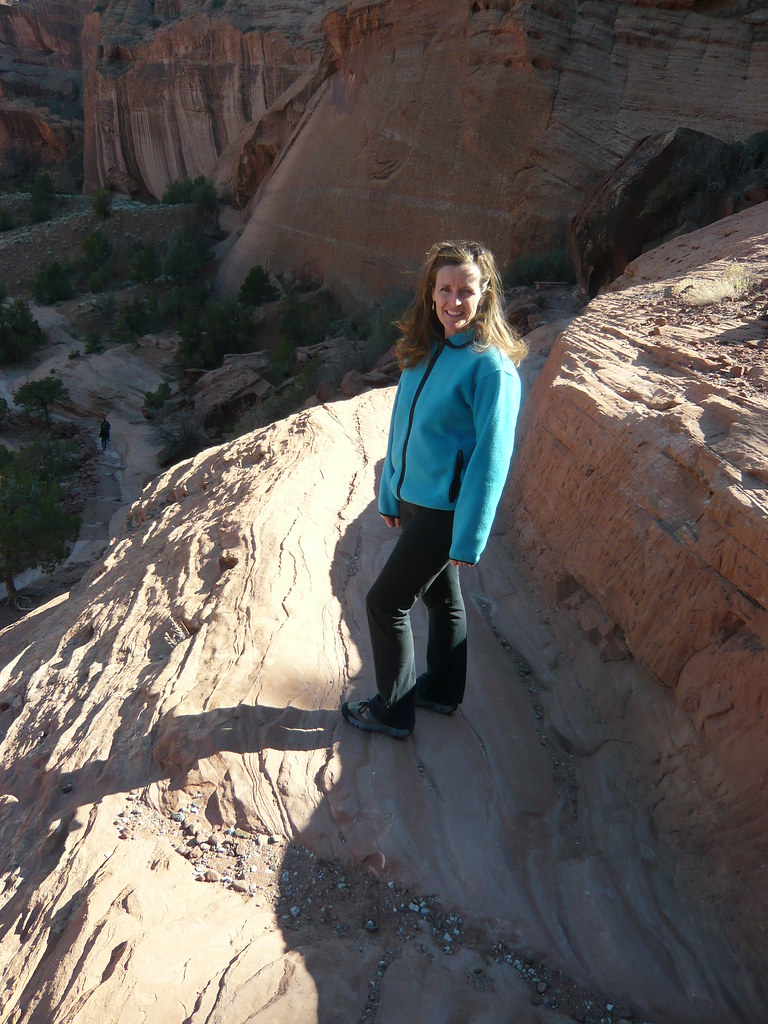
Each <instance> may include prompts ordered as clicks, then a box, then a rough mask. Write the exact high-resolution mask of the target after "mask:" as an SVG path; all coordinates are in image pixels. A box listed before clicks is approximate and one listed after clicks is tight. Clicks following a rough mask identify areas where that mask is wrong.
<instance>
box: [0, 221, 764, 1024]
mask: <svg viewBox="0 0 768 1024" xmlns="http://www.w3.org/2000/svg"><path fill="white" fill-rule="evenodd" d="M718 232H719V234H718ZM767 238H768V224H766V223H765V221H764V219H760V215H758V214H757V213H753V214H751V215H741V216H740V217H739V218H735V219H733V220H731V221H727V222H723V223H722V224H719V225H715V226H713V227H712V228H710V229H707V230H706V231H703V232H700V233H699V234H697V235H695V236H692V238H691V239H689V240H688V242H687V244H688V247H687V248H686V242H683V241H678V242H675V243H672V244H670V245H669V246H667V247H665V248H664V249H663V250H661V251H660V253H659V254H652V255H649V256H648V257H645V258H644V259H645V262H644V261H638V262H637V263H636V264H634V265H633V266H632V267H630V268H629V270H628V274H627V276H626V277H625V278H624V279H623V280H622V282H621V283H620V284H617V286H616V289H615V290H614V291H613V292H611V293H608V294H606V295H604V296H601V297H600V299H598V300H596V301H595V302H593V303H592V304H591V305H590V306H589V307H587V310H586V311H585V312H584V314H583V315H582V316H581V317H579V318H578V319H577V320H575V321H574V322H573V323H572V324H571V326H570V327H568V328H567V330H566V332H565V334H564V335H561V336H560V338H559V340H558V341H557V342H555V345H554V348H553V349H552V352H551V354H550V356H549V358H548V360H547V362H546V363H545V364H544V368H543V370H542V371H541V375H540V377H539V380H538V382H537V383H536V384H535V385H534V387H533V390H532V392H531V394H530V396H529V397H528V400H527V406H526V408H527V414H526V418H525V421H524V423H523V424H522V430H521V435H520V443H519V449H520V450H519V455H518V465H517V470H516V472H515V474H514V475H513V477H512V478H511V484H510V488H509V490H508V497H509V501H508V504H507V505H506V507H505V508H504V509H503V510H502V513H501V515H500V517H499V520H498V522H497V525H496V530H495V534H494V536H493V538H492V540H491V544H490V546H489V549H488V551H487V553H486V555H485V556H484V558H483V560H482V561H481V563H480V565H479V567H478V568H477V569H476V570H475V571H473V572H468V573H467V574H466V576H465V586H466V592H467V597H468V605H469V614H470V626H471V631H472V641H471V648H470V650H471V669H470V671H471V681H470V686H469V689H468V694H467V700H466V702H465V704H464V705H463V706H462V709H461V711H460V713H459V714H458V715H457V716H455V717H454V718H451V719H443V718H441V717H440V716H434V715H433V716H430V715H429V713H427V712H424V713H423V714H422V713H420V717H419V720H418V723H417V729H416V732H415V734H414V737H413V739H411V740H408V741H407V742H405V743H396V742H391V741H389V740H387V739H386V738H383V737H370V736H368V735H365V734H363V733H359V732H356V731H355V730H352V729H349V728H348V727H346V726H345V725H344V724H343V723H342V722H341V721H340V718H339V715H338V710H337V709H338V704H339V701H340V700H341V699H342V698H343V697H345V696H349V695H355V696H365V695H368V694H369V693H370V692H371V690H372V688H373V678H372V672H371V667H370V658H369V655H368V651H367V639H366V630H365V627H364V619H365V611H364V595H365V592H366V590H367V587H368V585H369V583H370V581H371V580H372V579H373V577H374V575H375V573H376V571H377V569H378V567H379V566H380V564H381V562H382V559H383V558H384V557H385V556H386V553H387V550H388V547H389V546H390V545H391V544H392V543H393V538H392V536H391V534H390V532H389V531H387V530H386V529H385V528H384V527H383V525H382V524H381V521H380V519H379V516H378V515H377V513H376V510H375V506H374V504H373V495H374V490H375V479H376V473H377V468H378V464H379V462H380V459H381V457H382V453H383V451H384V445H385V439H386V430H387V423H388V416H389V409H390V406H391V400H392V391H391V389H386V390H381V391H375V392H371V393H368V394H366V395H363V396H361V397H358V398H354V399H351V400H349V401H343V402H338V403H336V404H333V405H328V406H319V407H317V408H314V409H312V410H309V411H307V412H302V413H300V414H298V415H295V416H293V417H290V418H288V419H287V420H284V421H281V422H280V423H277V424H275V425H273V426H272V427H269V428H267V429H265V430H262V431H258V432H256V433H254V434H253V435H249V436H247V437H245V438H241V439H240V440H238V441H236V442H233V443H231V444H228V445H225V446H223V447H220V448H214V449H210V450H208V451H206V452H203V453H201V454H200V455H199V456H198V457H197V458H195V459H194V460H193V461H191V462H189V463H185V464H182V465H180V466H177V467H174V468H173V469H172V470H170V471H168V472H166V473H164V474H163V475H162V476H160V477H159V478H158V479H157V480H156V481H154V482H153V483H152V484H151V485H150V486H149V487H148V488H147V489H146V490H145V491H144V494H143V495H142V497H141V499H140V500H139V501H137V502H136V503H135V504H134V506H133V507H132V509H131V511H130V514H129V516H128V520H127V522H126V524H125V527H124V528H123V529H122V530H121V531H120V533H119V535H118V536H117V538H116V540H115V542H114V543H113V545H112V546H111V548H110V549H109V551H108V552H107V553H106V556H105V557H104V558H103V559H102V560H101V561H100V562H99V564H98V565H96V566H95V567H94V569H93V570H92V571H91V572H90V574H89V575H88V576H87V577H86V579H85V580H84V581H83V584H82V585H81V586H80V587H78V588H77V589H76V590H75V591H73V592H72V593H71V594H70V595H69V596H68V597H65V598H63V599H61V600H60V601H58V602H54V603H52V604H50V605H48V606H46V607H43V608H40V609H39V610H38V611H37V612H36V613H33V614H32V615H30V616H29V617H28V618H27V619H25V620H24V621H22V622H20V623H19V624H17V625H15V626H13V627H11V628H9V629H6V630H4V631H3V632H2V633H0V665H1V666H2V667H1V668H0V721H1V722H2V736H3V739H2V747H0V759H1V760H0V770H1V771H2V776H0V778H1V780H2V789H1V792H2V797H0V842H2V845H3V849H4V851H5V858H6V860H5V868H4V876H3V885H2V893H1V894H0V923H1V924H2V927H1V928H0V934H1V935H2V938H0V968H1V969H2V973H3V978H4V988H3V991H2V995H0V1012H1V1013H2V1017H3V1020H7V1021H8V1022H9V1024H10V1022H13V1024H17V1022H18V1024H20V1022H22V1021H25V1022H26V1021H30V1022H31V1021H42V1020H45V1021H47V1022H58V1021H62V1022H63V1021H65V1020H71V1019H73V1017H76V1018H77V1020H78V1021H84V1022H87V1021H88V1020H91V1019H99V1020H104V1019H109V1020H115V1021H122V1020H125V1021H128V1020H134V1019H136V1017H138V1016H141V1017H142V1018H143V1019H145V1020H146V1021H149V1022H153V1021H157V1022H158V1024H160V1022H166V1021H168V1020H170V1019H175V1018H176V1017H178V1016H183V1018H184V1019H185V1020H188V1021H189V1022H190V1024H197V1022H198V1021H200V1022H202V1021H203V1020H206V1021H222V1022H223V1021H225V1020H226V1021H228V1022H230V1024H232V1022H237V1021H245V1020H254V1021H258V1020H263V1021H265V1022H266V1021H269V1022H270V1024H274V1022H277V1024H279V1022H281V1021H293V1022H297V1021H298V1022H307V1024H314V1022H316V1021H322V1022H326V1021H340V1022H341V1021H344V1022H346V1021H349V1020H356V1019H358V1018H359V1017H361V1016H362V1015H367V1016H371V1015H374V1014H375V1015H376V1019H377V1020H381V1021H385V1022H394V1021H396V1020H402V1019H403V1012H404V1011H403V999H404V998H407V1000H408V1006H409V1007H410V1006H412V1007H413V1008H414V1015H415V1016H414V1017H413V1019H418V1020H424V1021H435V1024H437V1022H440V1024H444V1022H446V1021H449V1022H455V1024H460V1022H461V1024H464V1022H466V1021H469V1020H480V1019H483V1020H493V1021H498V1022H499V1024H501V1022H506V1021H508V1020H509V1019H510V1017H517V1018H518V1019H524V1020H530V1021H535V1022H538V1024H555V1022H558V1021H560V1022H562V1021H564V1020H573V1019H578V1017H579V1016H581V1017H582V1018H583V1017H585V1016H588V1015H590V1014H591V1015H593V1016H596V1017H599V1016H605V1015H606V1014H607V1013H608V1012H609V1011H607V1009H606V1006H607V1004H608V1003H610V1004H611V1006H612V1007H613V1008H614V1010H616V1011H617V1014H618V1013H619V1012H620V1013H621V1015H623V1016H624V1018H625V1019H627V1020H634V1021H646V1020H648V1021H653V1022H654V1024H715V1022H717V1024H721V1022H722V1021H723V1020H729V1021H734V1022H736V1021H739V1022H740V1021H744V1022H745V1024H746V1022H750V1024H752V1022H754V1021H755V1020H761V1019H763V1018H764V1017H765V1014H766V1008H767V1007H768V996H767V993H766V988H765V972H764V965H765V962H766V960H765V953H766V945H765V939H764V936H763V934H762V921H763V920H764V913H765V909H766V895H767V893H766V886H765V881H764V879H763V877H762V872H761V870H760V866H759V865H760V863H762V862H764V859H765V850H764V842H765V828H764V819H763V816H762V815H763V810H762V804H761V802H760V798H761V793H760V779H761V778H762V776H763V774H764V768H763V767H762V765H763V760H762V759H763V757H764V750H765V743H764V735H765V732H764V726H763V722H762V719H761V718H760V715H761V706H760V687H761V685H762V681H763V680H764V678H765V672H764V669H765V637H764V634H763V633H762V632H761V630H763V626H762V622H763V617H764V615H765V586H766V578H767V574H766V571H765V557H764V552H763V547H761V545H764V543H765V536H766V508H765V503H764V487H763V485H762V483H761V480H760V476H759V474H760V472H762V470H761V468H760V467H761V465H763V461H762V460H764V459H765V452H766V450H767V449H766V447H765V444H764V435H765V418H764V417H763V419H762V421H761V419H760V415H761V413H760V409H761V408H762V405H761V403H764V401H765V396H764V391H762V390H761V387H763V385H762V384H761V383H760V381H761V380H762V378H761V377H758V376H757V375H756V374H753V373H752V371H753V370H758V371H760V372H762V368H763V361H764V358H765V350H764V346H763V344H762V335H760V333H759V332H760V331H761V330H762V329H763V328H762V327H761V324H762V323H763V320H762V316H763V307H762V306H761V305H760V302H761V301H763V300H762V299H761V294H762V293H759V292H755V291H754V290H752V291H748V292H746V293H744V295H743V296H742V298H741V299H740V300H738V301H739V302H740V303H741V304H740V305H727V304H723V305H721V306H718V307H717V308H716V309H715V308H713V307H711V306H703V307H690V306H689V305H687V304H686V300H685V297H684V296H685V294H687V293H686V292H684V291H683V289H684V288H687V287H688V285H687V284H686V283H685V282H686V280H687V279H688V278H691V279H693V278H694V277H703V278H706V279H710V280H713V281H716V280H718V279H719V278H720V277H721V276H722V272H723V271H722V263H721V262H719V261H722V260H723V259H725V260H729V261H731V262H736V263H738V264H740V265H741V264H744V265H745V266H749V267H751V269H752V271H753V272H754V273H755V274H756V275H758V276H759V275H760V274H762V273H763V272H764V267H765V261H766V246H767V245H768V242H766V239H767ZM656 276H658V280H657V279H656ZM677 285H680V286H681V290H680V292H679V293H677V292H675V290H674V289H675V287H676V286H677ZM692 285H693V281H692V282H691V286H692ZM734 301H735V300H734ZM749 303H753V304H755V308H754V309H753V311H752V313H751V314H750V315H748V316H747V317H746V321H745V319H744V315H743V314H745V312H746V311H747V310H748V304H749ZM662 304H663V306H664V308H663V310H662V309H661V305H662ZM683 314H684V316H683ZM662 318H664V319H665V323H663V324H662V323H660V322H659V321H660V320H661V319H662ZM655 330H658V332H659V333H658V334H656V333H654V331H655ZM665 333H666V335H667V337H666V338H665ZM724 335H725V336H726V340H727V347H726V346H724V345H720V344H719V342H720V341H722V340H723V337H724ZM750 342H757V344H750ZM551 343H552V342H551V332H550V334H549V335H546V334H545V330H544V329H543V328H542V329H541V337H540V340H539V341H538V342H537V345H536V349H537V352H538V351H540V352H541V353H542V356H543V352H544V351H546V349H547V347H548V346H549V345H550V344H551ZM747 355H749V357H750V358H749V366H748V367H747ZM726 356H727V358H726ZM540 363H541V357H539V358H534V359H533V360H532V364H531V365H532V367H533V371H532V376H533V375H535V374H534V371H535V369H536V366H537V364H538V365H540ZM736 366H743V367H744V374H743V375H741V376H736V375H730V372H731V371H732V370H733V369H734V367H736ZM724 368H726V369H727V373H728V375H726V374H725V373H724V372H723V370H724ZM750 374H752V375H751V376H750ZM742 391H743V393H742ZM726 419H727V420H728V422H727V423H726ZM761 423H762V426H761ZM726 426H728V429H726ZM756 474H758V475H756ZM523 555H525V556H526V557H527V558H528V559H529V560H530V562H531V567H530V568H529V569H525V570H524V569H523V563H522V556H523ZM547 580H549V581H551V582H550V585H549V591H550V593H548V591H547V588H545V587H543V584H544V583H546V582H547ZM537 581H538V583H539V584H540V585H542V592H541V593H540V594H537V593H536V591H535V590H532V589H531V587H532V584H533V583H535V582H537ZM558 582H559V583H560V593H561V594H562V595H565V596H563V601H564V602H565V603H566V604H567V606H568V609H569V610H563V609H562V608H560V607H558V605H557V593H556V590H557V583H558ZM580 594H581V598H580V599H579V600H577V598H579V595H580ZM590 602H591V604H590ZM573 609H576V611H577V613H578V614H577V618H578V622H576V623H574V622H573V620H572V615H574V611H573ZM606 623H607V624H608V625H617V626H618V627H619V628H620V629H621V631H622V634H623V636H624V640H625V644H626V648H627V650H628V651H629V652H631V654H632V655H634V659H633V658H629V657H625V658H624V660H620V661H616V660H601V658H600V656H599V652H598V649H597V648H598V647H600V645H601V644H602V642H603V641H605V640H606V639H607V634H608V632H609V630H608V629H607V626H606ZM416 631H417V636H418V639H419V641H420V643H421V644H422V649H423V642H424V632H425V623H424V621H423V619H422V618H421V617H420V616H419V615H417V616H416ZM584 635H586V636H587V639H586V640H585V639H584ZM737 869H738V870H740V871H741V875H739V874H737ZM340 964H343V970H340V969H339V965H340ZM540 986H543V987H542V988H541V989H540ZM366 1011H370V1013H368V1014H366ZM611 1012H612V1011H611Z"/></svg>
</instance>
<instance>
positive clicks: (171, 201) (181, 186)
mask: <svg viewBox="0 0 768 1024" xmlns="http://www.w3.org/2000/svg"><path fill="white" fill-rule="evenodd" d="M161 202H162V203H165V205H166V206H177V205H178V204H179V203H191V202H192V182H191V181H190V180H189V179H188V178H179V179H177V180H176V181H171V182H169V184H168V187H167V188H166V190H165V192H163V198H162V199H161Z"/></svg>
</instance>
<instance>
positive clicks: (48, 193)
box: [29, 171, 56, 202]
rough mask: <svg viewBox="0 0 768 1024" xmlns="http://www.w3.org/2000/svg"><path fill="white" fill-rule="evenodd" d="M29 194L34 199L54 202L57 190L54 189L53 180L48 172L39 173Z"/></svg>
mask: <svg viewBox="0 0 768 1024" xmlns="http://www.w3.org/2000/svg"><path fill="white" fill-rule="evenodd" d="M29 194H30V196H31V197H32V199H47V200H49V201H51V202H52V201H53V199H54V197H55V195H56V190H55V189H54V187H53V178H52V177H51V176H50V174H48V173H47V172H46V171H40V172H38V173H37V174H36V175H35V177H34V180H33V182H32V184H31V185H30V187H29Z"/></svg>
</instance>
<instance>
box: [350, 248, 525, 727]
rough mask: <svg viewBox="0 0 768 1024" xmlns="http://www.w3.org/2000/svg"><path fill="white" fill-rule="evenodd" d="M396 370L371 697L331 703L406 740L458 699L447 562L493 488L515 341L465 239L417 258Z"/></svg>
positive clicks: (454, 583)
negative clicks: (419, 622)
mask: <svg viewBox="0 0 768 1024" xmlns="http://www.w3.org/2000/svg"><path fill="white" fill-rule="evenodd" d="M397 326H398V328H399V329H400V331H401V332H402V335H401V337H400V340H399V341H398V343H397V355H398V360H399V362H400V366H401V367H402V368H403V373H402V376H401V378H400V384H399V386H398V389H397V394H396V396H395V402H394V406H393V410H392V420H391V423H390V428H389V443H388V446H387V454H386V457H385V459H384V467H383V470H382V475H381V485H380V489H379V510H380V514H381V516H382V517H383V519H384V522H385V523H386V524H387V526H389V527H391V528H395V527H401V528H402V532H401V534H400V537H399V538H398V541H397V544H396V545H395V547H394V550H393V551H392V554H391V555H390V556H389V559H388V560H387V563H386V565H385V566H384V568H383V570H382V572H381V574H380V575H379V578H378V579H377V580H376V582H375V583H374V584H373V586H372V587H371V589H370V591H369V592H368V597H367V602H366V603H367V609H368V626H369V629H370V634H371V645H372V647H373V667H374V672H375V675H376V687H377V690H378V693H377V694H376V696H375V697H372V698H370V699H369V700H362V701H359V702H357V703H354V704H350V703H347V702H346V701H345V702H344V703H343V704H342V706H341V713H342V715H343V716H344V718H345V719H346V720H347V721H348V722H349V723H350V725H354V726H355V727H356V728H358V729H365V730H366V731H367V732H381V733H385V734H386V735H388V736H394V737H396V738H397V739H405V738H406V737H407V736H408V735H409V734H410V733H411V732H413V727H414V723H415V717H416V716H415V708H428V709H430V710H431V711H437V712H439V713H440V714H444V715H450V714H452V713H453V712H454V711H455V710H456V709H457V708H458V706H459V704H461V702H462V700H463V698H464V686H465V681H466V670H467V620H466V614H465V611H464V601H463V598H462V594H461V585H460V581H459V569H458V567H459V566H472V565H475V563H476V562H477V561H478V559H479V558H480V555H481V554H482V552H483V549H484V548H485V545H486V542H487V540H488V535H489V533H490V531H491V525H492V524H493V519H494V516H495V514H496V507H497V505H498V503H499V499H500V498H501V493H502V490H503V488H504V483H505V481H506V477H507V472H508V470H509V463H510V459H511V457H512V447H513V444H514V436H515V423H516V421H517V414H518V410H519V407H520V378H519V376H518V373H517V366H518V365H519V363H520V362H521V361H522V359H523V358H524V356H525V353H526V346H525V343H524V342H523V341H521V340H520V338H518V337H517V336H516V335H515V333H514V331H512V329H511V328H510V327H509V325H508V324H507V322H506V320H505V319H504V313H503V308H502V286H501V281H500V279H499V273H498V270H497V268H496V262H495V260H494V258H493V255H492V254H491V253H490V252H489V251H488V250H487V249H486V248H485V247H484V246H483V245H481V244H479V243H477V242H441V243H440V244H438V245H433V246H432V248H431V249H430V251H429V253H428V254H427V262H426V264H425V267H424V272H423V276H422V279H421V283H420V285H419V288H418V290H417V293H416V298H415V299H414V302H413V304H412V306H411V307H410V308H409V309H408V310H407V311H406V313H405V315H404V317H403V319H402V321H400V323H398V325H397ZM419 597H420V598H422V600H423V601H424V604H425V605H426V606H427V609H428V610H429V637H428V642H427V671H426V672H425V673H424V674H423V675H420V676H419V677H418V679H417V678H416V671H415V656H414V648H413V635H412V633H411V622H410V609H411V608H412V607H413V605H414V604H415V602H416V600H417V598H419Z"/></svg>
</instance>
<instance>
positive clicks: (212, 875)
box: [203, 868, 219, 882]
mask: <svg viewBox="0 0 768 1024" xmlns="http://www.w3.org/2000/svg"><path fill="white" fill-rule="evenodd" d="M203 878H204V879H205V880H206V882H218V880H219V872H218V871H214V870H213V869H211V868H209V869H208V870H207V871H206V872H205V874H204V875H203Z"/></svg>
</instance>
